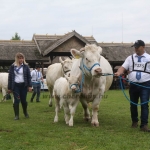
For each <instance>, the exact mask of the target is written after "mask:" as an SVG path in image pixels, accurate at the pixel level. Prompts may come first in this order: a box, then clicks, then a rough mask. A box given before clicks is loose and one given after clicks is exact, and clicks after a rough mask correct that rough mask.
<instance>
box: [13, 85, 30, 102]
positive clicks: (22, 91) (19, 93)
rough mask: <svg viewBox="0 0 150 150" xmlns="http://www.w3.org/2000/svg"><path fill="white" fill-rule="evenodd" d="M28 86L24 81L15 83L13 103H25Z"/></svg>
mask: <svg viewBox="0 0 150 150" xmlns="http://www.w3.org/2000/svg"><path fill="white" fill-rule="evenodd" d="M27 91H28V88H27V87H26V86H25V84H24V83H15V86H14V90H13V94H14V104H19V103H20V102H21V103H22V104H26V103H27V102H26V97H27Z"/></svg>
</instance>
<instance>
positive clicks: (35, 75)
mask: <svg viewBox="0 0 150 150" xmlns="http://www.w3.org/2000/svg"><path fill="white" fill-rule="evenodd" d="M31 78H32V79H31V81H32V86H33V94H32V97H31V100H30V102H33V99H34V97H35V95H36V94H37V95H36V102H40V93H41V81H42V82H43V76H42V73H41V72H40V66H39V65H36V66H35V70H32V71H31Z"/></svg>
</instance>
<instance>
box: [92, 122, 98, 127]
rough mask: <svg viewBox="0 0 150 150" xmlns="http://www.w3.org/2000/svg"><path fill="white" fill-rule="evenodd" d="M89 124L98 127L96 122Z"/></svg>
mask: <svg viewBox="0 0 150 150" xmlns="http://www.w3.org/2000/svg"><path fill="white" fill-rule="evenodd" d="M91 125H92V126H93V127H99V123H96V122H94V123H91Z"/></svg>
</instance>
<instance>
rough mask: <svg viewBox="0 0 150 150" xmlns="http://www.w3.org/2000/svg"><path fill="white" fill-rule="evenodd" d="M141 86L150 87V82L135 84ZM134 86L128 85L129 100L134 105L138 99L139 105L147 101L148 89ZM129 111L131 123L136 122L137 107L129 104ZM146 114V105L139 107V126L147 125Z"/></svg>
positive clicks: (147, 109) (149, 90)
mask: <svg viewBox="0 0 150 150" xmlns="http://www.w3.org/2000/svg"><path fill="white" fill-rule="evenodd" d="M137 84H139V85H141V86H145V87H150V81H147V82H143V83H137ZM141 86H138V85H135V84H132V83H130V89H129V94H130V100H131V101H132V102H134V103H136V104H138V100H139V98H140V100H141V103H144V102H147V101H149V96H150V89H148V88H144V87H141ZM130 111H131V119H132V122H138V109H137V105H135V104H132V103H130ZM148 114H149V106H148V103H145V104H143V105H141V125H140V127H143V126H144V125H147V123H148Z"/></svg>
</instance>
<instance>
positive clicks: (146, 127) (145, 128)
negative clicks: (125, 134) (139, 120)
mask: <svg viewBox="0 0 150 150" xmlns="http://www.w3.org/2000/svg"><path fill="white" fill-rule="evenodd" d="M140 130H141V131H143V132H150V129H148V126H147V125H144V126H143V127H141V129H140Z"/></svg>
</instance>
